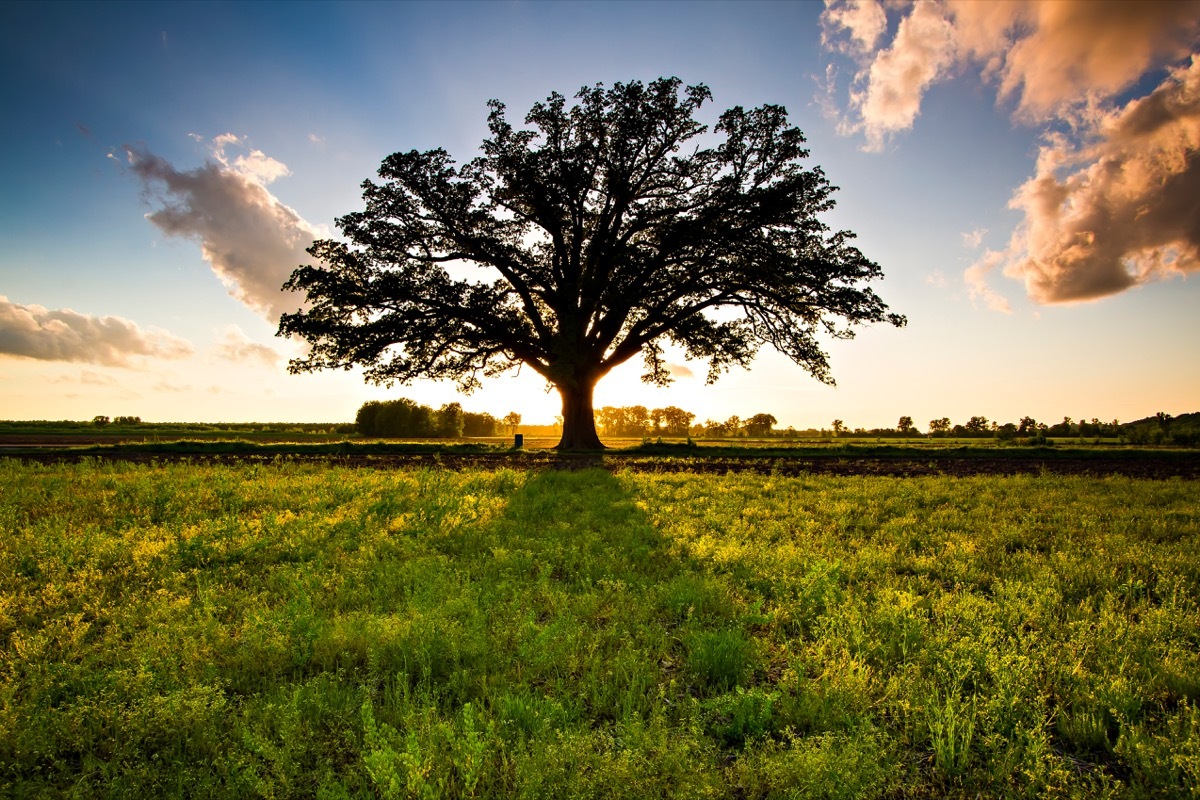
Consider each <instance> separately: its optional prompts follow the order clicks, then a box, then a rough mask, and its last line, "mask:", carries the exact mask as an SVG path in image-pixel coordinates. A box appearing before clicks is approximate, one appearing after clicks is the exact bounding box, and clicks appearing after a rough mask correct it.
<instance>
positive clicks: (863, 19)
mask: <svg viewBox="0 0 1200 800" xmlns="http://www.w3.org/2000/svg"><path fill="white" fill-rule="evenodd" d="M825 7H826V10H825V13H823V14H822V15H821V43H822V44H824V45H825V46H826V47H832V48H834V49H837V50H841V51H843V52H847V51H856V50H858V51H866V50H871V49H873V48H874V47H875V43H876V42H878V41H879V37H881V36H883V34H885V33H886V32H887V14H885V13H884V11H883V6H882V5H881V4H880V3H879V2H877V0H849V2H846V3H844V4H841V5H835V4H834V3H832V2H830V0H826V3H825ZM843 29H844V30H845V31H846V32H848V33H849V35H850V40H849V42H846V41H844V40H842V39H840V38H839V34H840V32H841V30H843Z"/></svg>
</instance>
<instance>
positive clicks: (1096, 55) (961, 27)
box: [944, 0, 1200, 119]
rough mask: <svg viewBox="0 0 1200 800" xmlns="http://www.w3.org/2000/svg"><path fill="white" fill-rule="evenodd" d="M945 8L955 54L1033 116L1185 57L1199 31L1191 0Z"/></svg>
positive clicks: (1022, 1) (955, 3)
mask: <svg viewBox="0 0 1200 800" xmlns="http://www.w3.org/2000/svg"><path fill="white" fill-rule="evenodd" d="M944 9H945V13H946V15H947V17H948V19H949V20H950V21H951V22H952V23H953V26H954V35H955V40H956V42H957V44H958V51H959V56H960V58H961V59H962V60H964V61H966V60H971V61H975V62H979V63H981V64H982V65H983V68H984V74H985V75H987V76H988V77H992V76H994V77H996V78H998V79H999V82H1000V96H1001V97H1002V98H1010V97H1014V98H1016V99H1017V107H1018V112H1019V113H1020V114H1022V115H1023V116H1026V117H1028V118H1032V119H1044V118H1046V117H1048V116H1051V115H1054V114H1058V113H1061V112H1062V111H1064V109H1066V108H1067V107H1070V106H1073V105H1076V104H1078V103H1080V102H1083V101H1086V100H1088V99H1095V98H1104V97H1110V96H1112V95H1114V94H1116V93H1118V92H1120V91H1122V90H1124V89H1126V88H1128V87H1129V86H1131V85H1132V84H1134V83H1135V82H1136V81H1137V80H1138V79H1139V78H1141V77H1142V76H1143V75H1144V74H1145V73H1146V72H1147V71H1148V70H1150V69H1153V68H1156V67H1157V66H1159V65H1161V64H1163V63H1170V62H1174V61H1178V60H1180V59H1182V58H1185V57H1186V56H1187V55H1188V54H1189V53H1190V52H1191V47H1192V45H1193V44H1194V42H1195V39H1196V35H1197V32H1198V31H1200V3H1198V2H1195V1H1194V0H1139V2H1128V0H1054V2H1038V1H1037V0H1011V1H1009V2H977V0H947V2H946V4H945V6H944Z"/></svg>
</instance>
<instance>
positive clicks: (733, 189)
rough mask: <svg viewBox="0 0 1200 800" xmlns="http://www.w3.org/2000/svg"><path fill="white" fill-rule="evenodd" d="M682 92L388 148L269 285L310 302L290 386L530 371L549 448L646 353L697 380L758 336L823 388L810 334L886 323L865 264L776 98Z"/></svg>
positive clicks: (284, 326) (651, 90)
mask: <svg viewBox="0 0 1200 800" xmlns="http://www.w3.org/2000/svg"><path fill="white" fill-rule="evenodd" d="M711 97H712V94H711V92H710V91H709V89H708V87H706V86H704V85H696V86H687V87H684V86H683V85H682V82H681V81H680V80H679V79H678V78H660V79H658V80H655V81H653V82H651V83H649V84H648V85H647V84H643V83H641V82H639V81H631V82H629V83H615V84H613V85H612V86H611V87H605V86H604V85H603V84H597V85H595V86H592V87H584V88H583V89H581V90H580V91H579V92H578V94H576V95H575V98H576V100H577V101H578V102H577V103H576V104H574V105H571V106H570V107H568V104H567V101H566V99H565V98H564V97H563V95H560V94H558V93H554V94H551V95H550V96H549V97H548V98H547V99H546V101H545V102H539V103H536V104H535V105H534V106H533V108H532V109H531V110H530V111H529V113H528V114H527V115H526V117H525V125H526V126H528V127H527V128H526V129H517V128H514V127H513V126H512V125H511V124H510V123H509V122H508V120H507V117H506V109H505V106H504V104H503V103H501V102H500V101H498V100H492V101H490V102H489V104H488V105H489V107H490V109H491V112H490V114H489V116H488V130H489V132H490V137H489V138H487V139H485V140H484V142H483V144H482V148H481V149H482V154H481V155H480V156H479V157H477V158H475V159H473V160H471V161H468V162H466V163H465V164H462V165H461V166H456V163H455V161H454V160H453V159H452V158H451V157H450V155H449V154H448V153H447V152H446V151H445V150H443V149H435V150H428V151H424V152H419V151H416V150H413V151H409V152H403V153H395V154H393V155H391V156H389V157H387V158H386V159H384V161H383V163H382V165H381V166H380V169H379V178H380V182H378V183H376V182H373V181H370V180H368V181H365V182H364V183H363V198H364V200H365V203H366V207H365V209H364V210H362V211H357V212H353V213H350V214H347V215H346V216H344V217H341V218H339V219H338V220H337V221H336V222H337V226H338V228H339V229H340V230H341V232H342V234H343V237H344V241H343V240H337V239H325V240H320V241H317V242H315V243H314V244H313V245H312V247H310V248H309V250H308V252H309V254H310V255H312V256H313V257H314V258H315V259H316V260H317V261H318V262H320V263H319V264H315V265H307V266H301V267H299V268H298V269H297V270H296V271H295V272H294V273H293V274H292V276H291V278H290V280H289V281H288V282H287V284H285V288H287V289H291V290H296V291H301V292H304V293H306V294H307V298H308V307H307V308H305V309H301V310H298V311H296V312H295V313H292V314H284V315H283V316H282V319H281V321H280V325H279V335H282V336H297V337H300V338H302V339H304V340H306V341H307V342H308V343H309V344H310V349H309V352H308V354H307V356H305V357H304V358H300V359H295V360H293V361H292V362H291V364H290V366H289V368H290V370H291V371H292V372H293V373H297V372H306V371H312V370H319V369H326V368H342V369H349V368H351V367H352V366H355V365H360V366H362V367H363V369H364V375H365V377H366V379H367V380H369V381H372V382H376V383H383V384H392V383H395V382H399V383H402V384H403V383H408V382H410V381H412V380H414V379H417V378H432V379H449V380H454V381H456V382H457V384H458V385H459V387H460V389H462V390H463V391H470V390H472V389H474V388H477V387H478V386H479V381H480V377H481V376H493V375H497V374H499V373H502V372H505V371H507V370H509V369H511V368H513V367H516V366H518V365H520V364H524V365H527V366H528V367H529V368H531V369H533V370H534V371H536V372H537V373H538V374H539V375H541V376H542V377H544V378H545V379H546V380H547V381H548V382H549V383H550V384H552V385H553V386H554V387H555V388H557V389H558V391H559V393H560V394H561V396H562V403H563V405H562V408H563V412H562V416H563V435H562V440H561V441H560V443H559V447H560V448H564V449H594V448H599V447H601V446H602V445H601V443H600V440H599V437H598V436H597V435H596V428H595V423H594V419H593V408H592V392H593V389H594V387H595V385H596V383H597V381H599V380H600V379H601V378H602V377H603V376H604V375H606V374H607V373H608V372H609V371H610V370H612V369H613V368H614V367H616V366H617V365H619V364H622V363H624V362H626V361H628V360H629V359H631V358H633V357H634V356H637V355H640V356H641V357H642V359H643V362H644V364H645V374H644V375H643V380H645V381H647V382H649V383H653V384H659V385H663V384H666V383H668V382H669V381H670V380H671V378H670V372H669V370H668V369H667V366H666V363H665V361H664V353H665V351H664V344H666V343H668V342H669V343H673V344H675V345H677V346H680V347H681V348H682V349H683V351H684V353H685V355H686V356H687V357H688V358H693V359H698V360H702V361H706V362H707V364H708V378H709V381H710V382H711V381H713V380H715V379H716V378H717V377H719V375H720V374H721V373H722V372H723V371H725V370H726V369H728V368H729V367H731V366H733V365H740V366H749V364H750V362H751V361H752V359H753V358H754V356H755V354H756V353H757V351H758V349H759V348H760V347H761V346H762V345H764V344H768V345H771V346H772V347H774V348H776V349H777V350H779V351H780V352H782V353H784V354H785V355H787V356H788V357H789V358H790V359H791V360H792V361H794V362H795V363H796V364H798V365H799V366H801V367H802V368H804V369H805V370H807V371H808V372H809V373H810V374H812V375H813V376H814V377H815V378H817V379H818V380H821V381H824V382H826V383H832V382H833V379H832V377H831V375H830V369H829V363H828V359H827V356H826V353H825V352H824V351H823V350H822V348H821V346H820V343H819V342H818V339H817V337H818V335H829V336H832V337H837V338H850V337H852V336H853V327H854V326H855V325H858V324H861V323H868V322H880V321H886V322H890V323H892V324H894V325H903V324H904V318H903V317H901V316H899V315H896V314H891V313H889V312H888V308H887V306H886V305H885V304H884V303H883V301H882V300H880V298H879V297H878V296H877V295H876V294H875V293H874V292H873V291H871V289H869V288H867V287H866V286H865V285H864V284H866V283H868V282H870V281H872V280H874V279H877V278H880V277H882V271H881V269H880V267H879V265H877V264H875V263H874V262H872V261H870V260H869V259H867V258H866V257H865V256H864V255H863V254H862V253H861V252H860V251H859V250H858V249H857V248H855V247H854V246H852V244H851V240H852V239H853V236H854V235H853V234H852V233H850V232H848V231H838V232H831V231H830V229H829V228H828V226H826V225H825V224H824V223H822V222H821V221H820V220H819V219H818V215H819V214H822V213H823V212H826V211H828V210H829V209H830V208H831V207H832V206H833V199H832V196H831V195H832V193H833V191H834V190H835V187H833V186H832V185H830V183H829V181H828V180H827V179H826V177H825V174H824V172H823V171H822V170H821V169H820V167H815V168H811V169H806V168H805V167H803V166H802V165H801V162H802V161H803V159H805V158H807V156H808V151H807V150H806V149H805V148H804V142H805V139H804V136H803V134H802V133H801V131H800V130H799V129H798V128H796V127H794V126H791V125H789V124H788V120H787V112H786V110H785V109H784V108H783V107H782V106H778V105H763V106H761V107H759V108H754V109H750V110H745V109H743V108H741V107H734V108H731V109H729V110H728V111H726V112H724V113H723V114H721V115H720V117H719V119H718V121H717V123H716V124H715V125H714V126H713V128H712V130H711V131H710V130H709V128H708V126H706V125H704V124H702V123H701V122H699V121H698V120H697V119H696V114H697V112H698V111H699V110H700V108H701V106H703V105H704V104H705V103H706V102H708V101H710V100H711Z"/></svg>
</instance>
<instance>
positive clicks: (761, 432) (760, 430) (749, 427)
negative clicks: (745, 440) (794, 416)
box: [745, 414, 779, 438]
mask: <svg viewBox="0 0 1200 800" xmlns="http://www.w3.org/2000/svg"><path fill="white" fill-rule="evenodd" d="M778 421H779V420H777V419H775V417H773V416H771V415H770V414H755V415H754V416H753V417H751V418H750V419H748V420H746V422H745V427H746V435H747V436H755V437H759V438H761V437H763V436H770V435H771V428H773V427H775V423H776V422H778Z"/></svg>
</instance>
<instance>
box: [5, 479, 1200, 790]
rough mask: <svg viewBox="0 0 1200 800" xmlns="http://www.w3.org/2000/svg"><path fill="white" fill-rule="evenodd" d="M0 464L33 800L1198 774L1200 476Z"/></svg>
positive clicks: (1074, 785)
mask: <svg viewBox="0 0 1200 800" xmlns="http://www.w3.org/2000/svg"><path fill="white" fill-rule="evenodd" d="M0 487H2V488H0V531H2V532H3V537H2V538H0V796H5V797H56V796H70V797H106V796H107V797H144V798H149V797H160V796H181V797H320V798H343V797H388V798H391V797H402V798H403V797H414V798H429V797H556V798H557V797H630V798H644V797H668V796H669V797H688V798H690V797H706V796H711V797H738V798H776V797H778V798H785V797H814V798H815V797H831V798H832V797H844V798H860V797H861V798H869V797H883V798H887V797H895V798H900V797H918V798H920V797H929V798H933V797H946V796H949V797H963V798H967V797H972V798H973V797H977V796H983V797H996V796H999V797H1048V796H1052V797H1080V798H1083V797H1105V796H1112V797H1148V798H1149V797H1188V796H1192V797H1195V796H1197V795H1198V793H1200V789H1198V788H1197V787H1198V786H1200V483H1197V482H1194V481H1181V480H1169V481H1139V480H1134V479H1128V478H1075V477H1053V476H1019V477H983V478H958V479H955V478H945V477H931V478H910V479H894V478H870V477H858V478H844V477H843V478H834V477H822V476H807V477H798V478H782V477H778V476H754V475H737V476H734V475H727V476H705V475H652V474H633V473H622V474H619V475H616V476H613V475H610V474H608V473H607V472H603V471H598V470H592V471H583V472H555V471H547V472H523V471H513V470H498V471H492V472H485V471H478V470H475V471H463V472H452V471H442V470H420V471H404V470H401V471H371V470H350V469H342V468H336V467H328V466H323V465H305V464H297V463H289V462H286V461H285V462H280V463H276V464H267V465H244V466H200V465H195V464H175V465H157V466H133V465H128V464H101V463H84V464H79V465H74V466H37V465H21V464H20V463H19V462H17V461H15V460H0Z"/></svg>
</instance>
